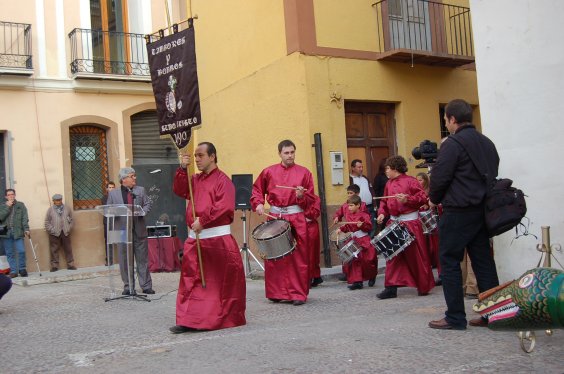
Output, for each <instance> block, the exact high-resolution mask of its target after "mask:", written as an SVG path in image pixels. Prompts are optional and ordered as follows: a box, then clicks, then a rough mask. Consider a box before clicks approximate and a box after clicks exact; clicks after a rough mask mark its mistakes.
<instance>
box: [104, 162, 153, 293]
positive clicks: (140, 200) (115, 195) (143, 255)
mask: <svg viewBox="0 0 564 374" xmlns="http://www.w3.org/2000/svg"><path fill="white" fill-rule="evenodd" d="M119 183H120V184H121V187H120V188H114V189H113V190H111V191H110V192H109V193H108V201H107V205H112V204H116V205H123V204H129V205H140V206H141V207H142V208H143V211H144V212H145V214H147V213H148V212H149V210H150V209H151V200H149V198H148V197H147V194H146V192H145V188H143V187H141V186H137V175H136V174H135V170H134V169H133V168H121V169H120V170H119ZM125 221H126V220H125V217H116V218H115V221H114V225H115V227H116V228H122V229H125V226H126V222H125ZM132 225H133V230H132V231H133V233H132V240H133V244H132V246H133V257H134V259H135V262H137V276H138V281H139V285H140V286H141V289H142V290H143V293H146V294H154V293H155V291H154V290H153V281H152V280H151V273H149V255H148V248H147V225H146V224H145V217H144V216H135V217H133V219H132ZM118 257H119V269H120V272H121V279H122V281H123V292H122V295H135V280H133V284H130V281H129V274H130V273H131V274H133V271H134V267H133V263H134V259H133V258H131V259H130V260H129V261H128V260H127V246H126V245H125V244H120V245H119V255H118ZM128 266H129V271H128ZM132 278H133V276H132Z"/></svg>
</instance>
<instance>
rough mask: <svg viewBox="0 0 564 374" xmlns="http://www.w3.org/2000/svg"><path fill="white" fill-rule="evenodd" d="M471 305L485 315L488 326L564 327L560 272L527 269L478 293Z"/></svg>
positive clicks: (563, 285) (519, 328)
mask: <svg viewBox="0 0 564 374" xmlns="http://www.w3.org/2000/svg"><path fill="white" fill-rule="evenodd" d="M484 295H485V296H484ZM473 309H474V311H475V312H478V313H480V315H481V316H482V317H486V318H487V319H488V327H489V328H490V329H492V330H516V331H531V330H545V329H558V328H564V272H563V271H562V270H558V269H553V268H535V269H531V270H529V271H527V272H525V273H524V274H523V275H522V276H521V277H519V278H518V279H516V280H514V281H513V282H510V283H509V284H507V285H505V287H502V288H500V289H497V290H496V291H495V292H494V293H493V294H492V293H490V291H486V292H484V293H483V294H480V299H479V301H478V302H477V303H476V304H474V307H473Z"/></svg>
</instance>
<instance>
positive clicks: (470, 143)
mask: <svg viewBox="0 0 564 374" xmlns="http://www.w3.org/2000/svg"><path fill="white" fill-rule="evenodd" d="M472 159H474V161H475V162H472ZM474 163H476V164H477V165H476V166H474ZM498 166H499V155H498V154H497V150H496V148H495V145H494V144H493V142H492V141H491V140H490V139H488V138H487V137H486V136H485V135H482V134H480V133H479V132H478V131H476V127H475V126H474V125H472V124H464V125H461V126H460V127H459V128H458V130H457V131H456V133H455V134H454V135H450V136H449V137H448V138H447V140H445V141H444V142H443V144H442V145H441V149H440V151H439V155H438V157H437V162H436V163H435V164H434V165H433V168H432V169H431V187H430V192H429V198H430V200H431V202H433V203H434V204H439V203H442V204H443V207H444V208H445V209H448V208H472V207H478V206H480V205H482V203H483V201H484V197H485V195H486V189H487V185H488V181H493V180H494V179H495V178H496V177H497V173H498ZM477 167H478V168H479V169H480V170H478V169H477Z"/></svg>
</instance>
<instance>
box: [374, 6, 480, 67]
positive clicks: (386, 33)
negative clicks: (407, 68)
mask: <svg viewBox="0 0 564 374" xmlns="http://www.w3.org/2000/svg"><path fill="white" fill-rule="evenodd" d="M372 6H373V7H374V8H375V9H376V12H377V26H378V48H379V51H378V52H380V53H381V54H382V55H381V57H380V58H379V60H382V61H393V62H404V63H410V64H412V65H413V64H423V65H433V66H447V67H459V66H463V65H467V64H471V63H473V62H474V48H473V43H472V22H471V18H470V9H469V8H467V7H463V6H457V5H449V4H444V3H438V2H434V1H427V0H382V1H379V2H377V3H375V4H372Z"/></svg>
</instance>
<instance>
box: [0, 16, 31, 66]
mask: <svg viewBox="0 0 564 374" xmlns="http://www.w3.org/2000/svg"><path fill="white" fill-rule="evenodd" d="M1 74H14V75H32V74H33V65H32V62H31V25H29V24H27V23H14V22H2V21H0V75H1Z"/></svg>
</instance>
